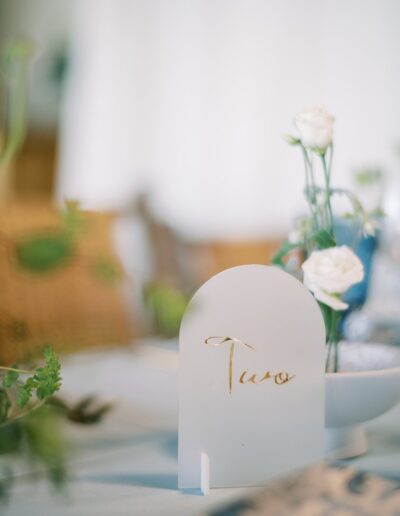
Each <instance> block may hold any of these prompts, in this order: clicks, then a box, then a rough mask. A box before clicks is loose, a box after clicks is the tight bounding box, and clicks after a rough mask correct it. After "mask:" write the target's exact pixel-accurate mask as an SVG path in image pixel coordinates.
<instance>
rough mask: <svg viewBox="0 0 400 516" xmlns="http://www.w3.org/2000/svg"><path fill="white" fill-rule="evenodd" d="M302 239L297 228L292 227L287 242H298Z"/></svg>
mask: <svg viewBox="0 0 400 516" xmlns="http://www.w3.org/2000/svg"><path fill="white" fill-rule="evenodd" d="M301 241H302V235H301V233H300V231H299V230H298V229H292V231H290V233H289V234H288V242H289V243H290V244H298V243H300V242H301Z"/></svg>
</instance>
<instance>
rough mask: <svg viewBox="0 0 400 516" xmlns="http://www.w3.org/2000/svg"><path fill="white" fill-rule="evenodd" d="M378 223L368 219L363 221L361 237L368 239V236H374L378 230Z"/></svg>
mask: <svg viewBox="0 0 400 516" xmlns="http://www.w3.org/2000/svg"><path fill="white" fill-rule="evenodd" d="M379 226H380V224H379V221H377V220H376V219H372V218H370V219H368V220H366V221H365V223H364V226H363V231H362V232H363V235H364V236H365V237H368V236H371V237H373V236H375V234H376V232H377V230H378V229H379Z"/></svg>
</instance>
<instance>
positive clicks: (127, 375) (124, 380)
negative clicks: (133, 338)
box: [0, 342, 400, 516]
mask: <svg viewBox="0 0 400 516" xmlns="http://www.w3.org/2000/svg"><path fill="white" fill-rule="evenodd" d="M176 349H177V344H176V342H146V343H142V344H140V345H137V346H133V347H132V348H125V349H118V350H108V351H104V352H97V353H87V354H80V355H75V356H72V357H70V358H68V359H67V360H65V363H64V365H63V376H64V386H63V394H64V395H65V396H66V397H68V398H70V399H72V400H74V399H78V398H80V397H82V396H83V395H85V394H89V393H96V394H100V395H104V396H107V397H110V396H111V397H114V398H116V401H117V403H116V407H115V409H114V410H113V412H112V413H110V414H109V415H108V416H107V417H106V418H105V420H104V421H103V422H102V423H100V424H99V425H92V426H80V425H73V424H68V428H67V430H68V434H70V437H71V440H72V442H73V444H74V450H73V452H72V454H71V456H70V471H71V474H72V478H71V481H70V483H69V484H68V486H67V488H66V490H65V492H63V493H62V494H55V493H54V490H53V489H52V488H51V486H49V484H48V483H47V482H45V481H33V480H32V478H31V476H30V475H29V472H28V471H27V470H26V466H25V469H22V470H21V476H20V478H19V479H18V481H17V482H16V485H15V488H14V490H13V494H12V499H11V501H10V503H9V505H8V506H7V507H5V508H3V507H2V508H1V509H0V511H1V514H4V516H25V515H29V516H67V515H68V516H70V515H74V516H78V515H79V516H92V515H96V516H123V515H138V516H145V515H152V516H153V515H154V516H159V515H171V516H180V515H182V516H190V515H200V514H207V512H208V511H209V510H211V509H214V510H215V509H216V508H217V507H218V506H219V505H221V504H224V502H226V501H231V500H234V499H236V498H239V497H241V496H243V494H246V493H249V492H250V493H251V492H252V491H255V489H254V490H252V489H216V490H212V491H211V493H210V495H209V496H207V497H203V496H201V494H200V493H199V492H197V491H191V492H188V493H183V492H180V491H178V489H177V420H178V397H177V364H178V357H177V351H176ZM367 428H368V436H369V440H370V451H369V453H368V454H367V455H365V456H364V457H360V458H358V459H355V460H352V461H349V463H350V464H351V465H352V466H353V467H356V468H359V469H363V470H368V471H373V472H376V473H380V474H383V475H386V476H389V477H391V478H395V479H397V480H399V481H400V406H399V407H397V408H395V409H393V410H392V411H391V412H389V413H387V414H386V415H384V416H382V417H380V418H379V419H377V420H375V421H373V422H371V423H369V424H368V427H367Z"/></svg>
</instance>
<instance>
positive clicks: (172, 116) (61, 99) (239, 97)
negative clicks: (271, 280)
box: [0, 0, 400, 274]
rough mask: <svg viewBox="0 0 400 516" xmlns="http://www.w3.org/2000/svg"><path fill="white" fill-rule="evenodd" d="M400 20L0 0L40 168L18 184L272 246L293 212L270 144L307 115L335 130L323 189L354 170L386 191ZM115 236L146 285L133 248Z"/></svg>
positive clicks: (241, 5)
mask: <svg viewBox="0 0 400 516" xmlns="http://www.w3.org/2000/svg"><path fill="white" fill-rule="evenodd" d="M399 20H400V3H399V2H398V1H396V0H353V1H351V2H348V1H345V0H337V1H325V2H321V1H318V0H304V1H302V2H296V1H294V0H279V1H278V0H270V1H266V0H250V1H247V0H246V1H245V0H217V1H215V0H189V1H188V0H112V1H111V0H76V1H67V0H36V1H35V2H32V1H30V0H0V32H1V39H2V41H4V40H6V39H7V38H9V37H11V36H15V35H16V34H25V35H28V36H30V37H31V38H32V39H33V40H34V41H35V42H36V45H37V48H38V57H37V59H36V64H35V68H34V72H33V76H32V88H31V93H30V94H31V102H30V104H31V108H30V127H31V130H30V138H28V141H27V145H26V148H25V152H27V151H26V149H28V151H29V145H31V147H32V146H33V150H32V149H31V151H30V152H31V155H33V154H35V152H36V155H37V156H39V155H40V156H42V158H43V156H47V161H46V163H45V162H44V161H40V159H39V158H37V159H39V162H40V166H37V167H36V169H35V170H36V172H35V173H33V172H32V173H31V176H30V177H34V178H35V180H31V181H30V182H31V183H32V182H35V181H36V182H35V184H39V183H40V181H39V179H38V178H39V177H42V176H43V178H44V179H43V181H42V182H43V184H44V185H45V186H41V187H40V188H41V189H42V190H43V189H46V188H47V193H48V195H50V196H53V195H55V196H57V197H58V198H59V199H61V198H73V199H77V200H80V201H81V202H82V203H83V206H86V207H90V208H96V209H112V210H117V211H121V210H122V211H123V210H125V209H126V208H127V207H129V206H131V205H132V204H134V203H135V199H137V196H138V195H139V194H140V193H141V192H148V193H150V197H149V199H150V201H149V202H150V204H151V210H152V212H153V213H154V214H156V216H157V217H158V218H159V219H160V220H162V221H163V222H164V223H165V224H167V225H168V226H170V227H173V228H174V230H175V231H177V232H179V233H180V234H183V235H186V237H189V238H190V240H191V241H199V242H204V241H210V240H212V241H224V240H226V241H239V240H246V239H271V240H273V241H276V240H279V239H281V238H282V237H283V236H284V235H285V233H286V232H287V230H288V229H289V226H290V224H291V222H292V220H293V217H294V216H295V215H296V214H298V213H301V211H302V210H303V209H304V204H303V200H302V196H301V189H302V186H303V170H302V163H301V157H300V156H299V154H298V152H297V151H296V150H294V149H289V148H287V145H286V144H285V143H284V141H283V140H282V134H283V133H285V132H289V131H291V130H292V129H293V128H292V119H293V115H294V114H295V113H296V112H297V111H299V110H301V109H303V108H304V107H309V106H313V105H318V104H324V105H325V106H326V107H327V108H328V109H329V110H330V111H331V112H332V113H334V114H335V116H336V118H337V124H336V137H335V144H336V147H335V168H334V177H335V180H334V182H335V183H336V184H341V185H344V186H345V185H347V184H349V183H351V181H352V171H353V170H354V169H356V168H358V167H360V166H379V167H381V168H382V169H384V171H385V173H386V176H387V178H388V182H393V183H396V182H397V183H398V180H399V179H398V178H399V175H400V174H399V164H398V156H397V154H396V152H397V151H396V145H398V143H399V141H400V124H399V120H400V102H399V101H398V100H399V99H398V97H399V91H400V64H399V59H398V55H399V50H400V31H399V30H398V25H399ZM30 142H31V143H30ZM41 149H42V150H41ZM43 149H45V150H43ZM46 149H47V150H46ZM23 155H24V154H23V153H22V157H21V158H20V160H21V159H23ZM43 159H45V158H43ZM30 162H31V161H30ZM16 168H17V174H16V178H17V179H16V182H17V183H18V181H19V183H18V184H19V188H20V189H21V190H22V191H24V188H25V190H26V191H30V190H32V185H31V188H30V189H29V188H28V187H24V185H25V184H26V182H27V181H28V182H29V174H28V173H26V172H24V173H22V172H21V173H18V165H17V167H16ZM25 170H26V167H25ZM39 170H40V171H39ZM45 170H46V171H47V172H45ZM40 174H41V175H42V176H40ZM18 178H20V179H18ZM46 185H47V186H46ZM391 191H393V192H396V190H395V189H391ZM396 195H397V193H396ZM392 197H393V196H392ZM394 197H396V196H394ZM387 206H388V207H389V210H392V211H396V210H397V212H398V211H399V203H398V200H397V197H396V198H395V199H394V200H393V198H392V200H390V196H389V198H388V200H387ZM119 227H120V229H119V237H118V238H119V242H120V244H119V245H120V247H121V248H122V249H123V254H124V256H125V262H126V263H127V264H129V263H132V256H133V254H135V252H136V255H137V256H136V257H135V262H136V265H135V271H137V270H139V271H141V272H142V273H143V274H145V273H146V267H147V266H148V255H146V253H145V252H142V251H141V250H142V247H143V246H142V245H141V244H138V242H143V235H140V234H139V233H140V232H138V231H137V228H136V229H135V227H134V222H133V219H129V217H128V218H125V219H124V220H122V222H121V224H120V226H119ZM138 250H139V251H140V252H139V251H138ZM227 252H228V253H229V252H231V251H229V250H228V251H227ZM139 255H140V256H139Z"/></svg>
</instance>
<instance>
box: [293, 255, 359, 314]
mask: <svg viewBox="0 0 400 516" xmlns="http://www.w3.org/2000/svg"><path fill="white" fill-rule="evenodd" d="M302 269H303V272H304V279H303V282H304V285H305V286H306V287H307V288H308V289H309V290H310V291H311V292H312V293H313V294H314V296H315V297H316V299H318V301H321V303H324V304H325V305H328V306H330V307H331V308H333V309H334V310H346V308H348V305H347V304H346V303H344V302H343V301H342V300H341V298H340V294H342V293H343V292H345V291H346V290H348V289H349V288H350V287H351V286H353V285H354V284H356V283H359V282H360V281H362V279H363V278H364V267H363V264H362V263H361V261H360V259H359V258H358V256H356V255H355V254H354V252H353V251H352V250H351V249H350V248H349V247H347V246H345V245H342V246H341V247H330V248H328V249H324V250H322V251H314V252H313V253H312V254H311V256H310V257H309V258H308V259H307V260H306V261H305V262H304V263H303V265H302Z"/></svg>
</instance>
